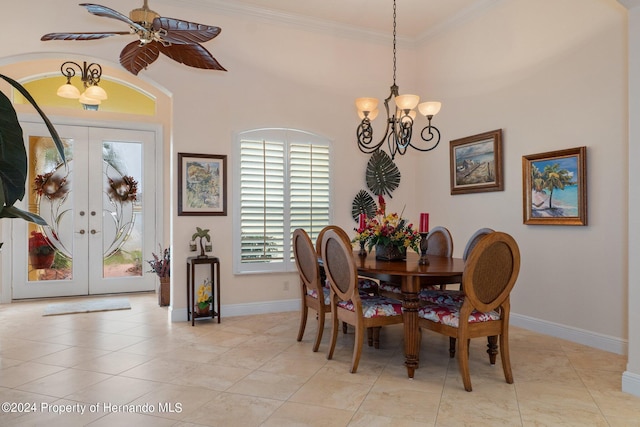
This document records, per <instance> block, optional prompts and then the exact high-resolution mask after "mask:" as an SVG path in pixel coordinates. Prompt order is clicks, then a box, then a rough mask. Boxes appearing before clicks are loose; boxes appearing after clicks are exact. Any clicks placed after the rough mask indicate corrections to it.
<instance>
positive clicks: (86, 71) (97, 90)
mask: <svg viewBox="0 0 640 427" xmlns="http://www.w3.org/2000/svg"><path fill="white" fill-rule="evenodd" d="M76 68H77V70H78V72H79V73H80V79H81V81H82V84H83V85H84V91H83V92H82V93H80V91H79V90H78V88H77V87H75V86H74V85H72V84H71V78H72V77H74V76H75V75H76ZM60 72H61V73H62V75H63V76H65V77H66V78H67V82H66V83H65V84H63V85H62V86H60V87H59V88H58V92H57V95H58V96H60V97H62V98H70V99H77V100H78V101H79V102H80V103H81V104H82V106H83V108H84V109H85V110H97V109H98V106H99V105H100V103H101V102H102V101H103V100H105V99H107V92H105V90H104V89H102V88H101V87H100V86H98V83H99V82H100V77H101V76H102V67H101V66H100V64H96V63H91V64H88V65H87V63H86V62H83V63H82V65H80V64H77V63H75V62H73V61H67V62H64V63H63V64H62V65H61V66H60Z"/></svg>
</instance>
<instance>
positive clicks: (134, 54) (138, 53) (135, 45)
mask: <svg viewBox="0 0 640 427" xmlns="http://www.w3.org/2000/svg"><path fill="white" fill-rule="evenodd" d="M160 47H162V45H161V44H160V43H158V42H156V41H153V42H150V43H147V44H140V42H138V41H135V42H131V43H129V44H128V45H126V46H125V47H124V49H122V52H120V65H122V66H123V67H124V68H126V69H127V71H129V72H130V73H132V74H134V75H136V76H137V75H138V73H139V72H140V71H141V70H143V69H145V68H147V66H148V65H149V64H151V63H152V62H153V61H155V60H156V59H158V56H159V55H160V53H159V48H160Z"/></svg>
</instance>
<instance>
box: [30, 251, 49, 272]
mask: <svg viewBox="0 0 640 427" xmlns="http://www.w3.org/2000/svg"><path fill="white" fill-rule="evenodd" d="M55 256H56V254H55V252H52V253H50V254H45V255H36V254H29V262H30V263H31V267H33V268H34V269H35V270H38V269H41V268H51V266H52V265H53V259H54V258H55Z"/></svg>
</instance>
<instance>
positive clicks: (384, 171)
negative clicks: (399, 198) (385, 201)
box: [366, 150, 400, 197]
mask: <svg viewBox="0 0 640 427" xmlns="http://www.w3.org/2000/svg"><path fill="white" fill-rule="evenodd" d="M366 179H367V186H368V187H369V189H370V190H371V192H372V193H373V194H375V195H376V196H379V195H383V196H384V195H385V194H386V195H388V196H389V197H392V196H391V192H392V191H393V190H395V189H396V188H398V186H399V185H400V170H399V169H398V167H397V166H396V164H395V163H393V160H391V157H389V155H388V154H387V153H385V152H384V151H382V150H377V151H374V153H373V154H372V155H371V158H370V159H369V163H368V164H367V175H366Z"/></svg>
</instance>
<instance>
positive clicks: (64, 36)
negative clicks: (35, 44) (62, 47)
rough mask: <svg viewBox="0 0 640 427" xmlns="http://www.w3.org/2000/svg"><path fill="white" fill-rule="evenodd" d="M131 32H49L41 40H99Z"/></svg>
mask: <svg viewBox="0 0 640 427" xmlns="http://www.w3.org/2000/svg"><path fill="white" fill-rule="evenodd" d="M126 34H131V32H130V31H109V32H102V33H49V34H45V35H44V36H42V37H41V38H40V40H43V41H47V40H98V39H103V38H105V37H111V36H118V35H126Z"/></svg>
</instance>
